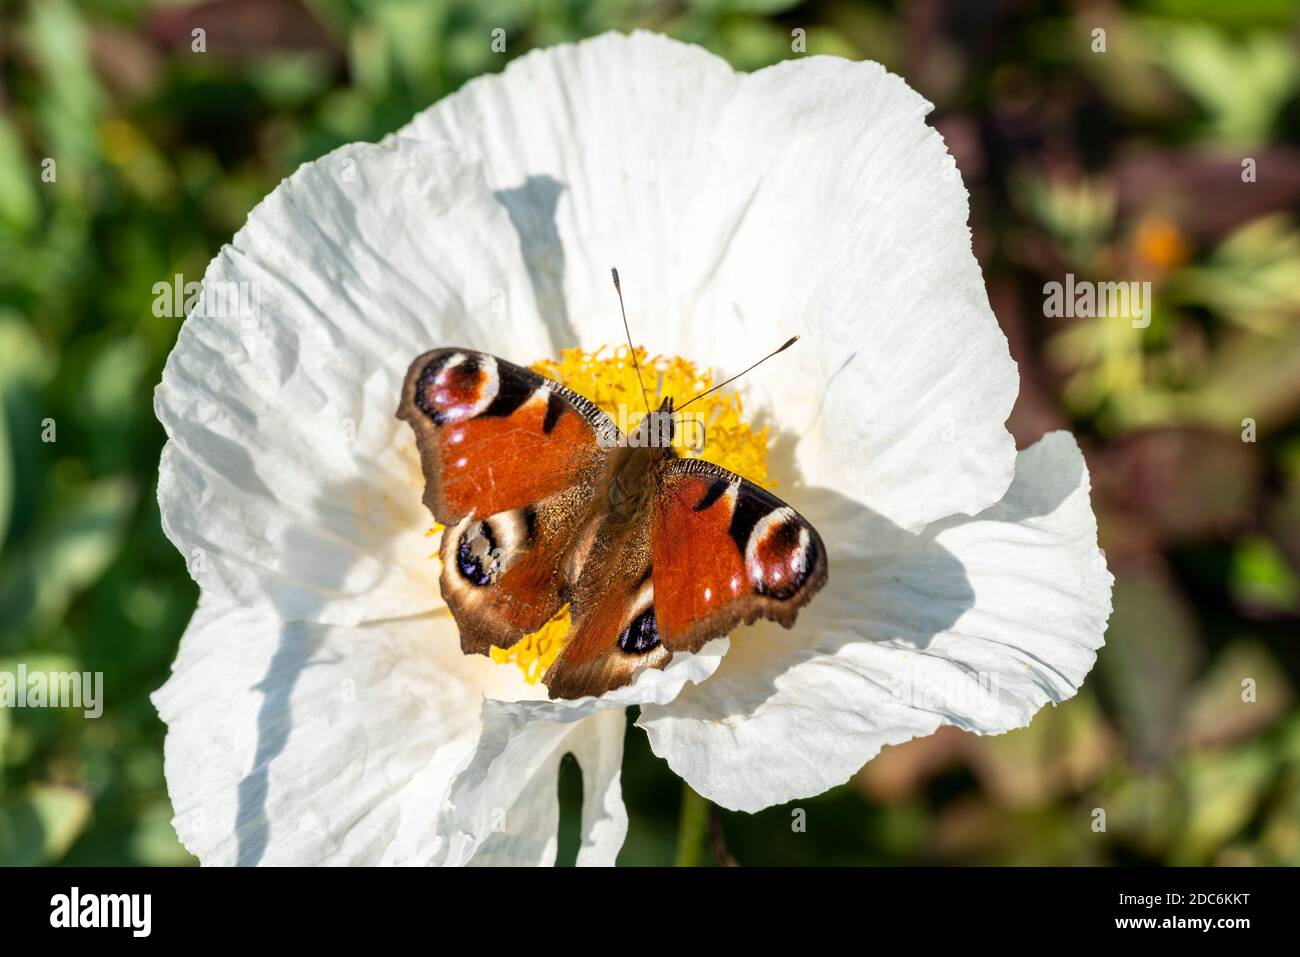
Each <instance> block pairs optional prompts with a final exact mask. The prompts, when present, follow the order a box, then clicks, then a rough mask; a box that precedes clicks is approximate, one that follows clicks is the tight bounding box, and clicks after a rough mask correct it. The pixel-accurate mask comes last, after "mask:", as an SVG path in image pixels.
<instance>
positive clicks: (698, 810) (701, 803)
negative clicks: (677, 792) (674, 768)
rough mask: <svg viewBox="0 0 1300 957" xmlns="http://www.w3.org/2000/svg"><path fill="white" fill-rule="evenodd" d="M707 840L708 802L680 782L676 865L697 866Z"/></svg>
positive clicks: (674, 861)
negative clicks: (680, 800) (680, 801)
mask: <svg viewBox="0 0 1300 957" xmlns="http://www.w3.org/2000/svg"><path fill="white" fill-rule="evenodd" d="M708 840H709V802H708V801H707V800H705V799H704V798H702V797H700V796H699V795H698V794H696V793H695V792H694V791H692V790H691V786H690V785H689V784H687V783H685V782H682V808H681V816H680V817H679V818H678V820H677V854H676V857H675V858H674V860H673V864H674V866H676V867H699V866H700V860H701V858H703V856H704V848H705V847H706V846H707V844H708Z"/></svg>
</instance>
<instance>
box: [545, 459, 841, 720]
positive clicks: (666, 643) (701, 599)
mask: <svg viewBox="0 0 1300 957" xmlns="http://www.w3.org/2000/svg"><path fill="white" fill-rule="evenodd" d="M608 551H609V557H608V558H607V557H606V556H604V555H601V554H597V555H596V556H594V558H593V560H592V561H591V562H590V563H589V564H588V566H587V569H585V570H584V571H583V575H582V578H581V579H580V580H579V582H578V586H577V589H578V592H579V593H580V594H581V593H584V592H586V591H587V590H588V589H590V590H591V593H592V594H591V598H590V600H589V601H586V602H580V601H579V600H578V599H575V601H574V605H573V606H572V607H573V609H574V621H573V626H572V629H571V631H570V635H569V637H568V640H567V643H566V645H565V648H564V651H563V652H562V653H561V654H560V656H559V658H557V659H556V660H555V662H554V664H552V665H551V667H550V669H548V671H547V673H546V674H545V675H544V676H543V678H542V680H543V681H544V682H545V684H546V685H547V688H548V690H549V692H550V696H551V697H552V698H575V697H581V696H582V695H599V694H602V693H603V692H605V691H608V690H610V689H611V688H617V687H619V686H620V685H624V684H627V683H628V682H630V681H631V680H632V679H633V678H634V677H635V675H636V673H637V672H638V671H639V670H641V669H642V668H645V667H652V668H654V667H663V666H664V665H665V664H666V663H667V662H668V660H669V659H670V658H671V657H672V654H673V653H674V652H677V651H698V650H699V649H700V648H701V647H702V646H703V645H704V644H705V643H706V642H708V641H709V640H710V639H713V638H718V637H721V636H723V635H726V634H729V633H730V632H731V631H732V630H733V629H735V628H736V627H737V626H739V625H742V624H749V623H751V622H753V621H755V620H757V619H758V618H770V619H773V620H775V621H779V622H781V624H783V625H785V626H786V627H787V628H789V627H791V626H792V625H793V624H794V621H795V618H796V617H797V615H798V613H799V609H800V608H801V607H802V606H803V605H805V604H807V602H808V601H809V600H810V599H811V598H812V596H813V595H814V594H816V593H817V591H818V590H819V589H820V588H821V587H822V585H824V584H825V583H826V575H827V560H826V549H825V546H824V545H823V544H822V540H821V536H820V535H818V534H817V530H816V529H814V528H813V527H812V525H811V524H809V523H808V521H807V520H806V519H804V518H803V517H802V516H801V515H799V514H798V513H797V512H796V511H795V510H794V509H793V508H791V507H790V506H789V505H787V504H785V503H784V502H783V501H781V500H780V499H779V498H777V497H776V496H775V495H773V494H772V493H771V492H768V491H766V490H765V489H762V488H760V487H759V486H757V485H755V484H753V483H752V482H749V481H747V480H745V479H743V478H741V477H740V476H739V475H736V474H735V473H733V472H729V471H727V470H726V469H723V468H721V467H719V466H717V465H713V464H712V463H709V462H704V461H702V460H699V459H669V460H667V461H666V463H665V465H664V467H663V470H662V472H661V473H660V478H659V481H658V483H657V485H656V494H655V495H654V496H653V500H652V502H651V504H650V507H649V508H648V509H646V510H645V512H644V513H643V514H642V515H641V516H640V517H639V520H638V521H637V522H636V523H635V527H634V528H633V529H632V530H630V531H629V532H627V533H626V538H625V539H624V540H622V541H620V542H618V543H616V544H614V545H612V546H611V547H610V548H609V549H608ZM619 558H621V559H622V560H621V561H619V560H618V559H619ZM605 566H609V567H608V570H606V571H604V572H603V574H602V573H601V569H602V568H605Z"/></svg>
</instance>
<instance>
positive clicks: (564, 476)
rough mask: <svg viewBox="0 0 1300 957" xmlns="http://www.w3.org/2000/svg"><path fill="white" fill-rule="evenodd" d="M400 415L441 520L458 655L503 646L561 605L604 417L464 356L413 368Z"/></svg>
mask: <svg viewBox="0 0 1300 957" xmlns="http://www.w3.org/2000/svg"><path fill="white" fill-rule="evenodd" d="M398 417H399V418H401V419H403V420H405V421H406V422H408V423H409V424H410V425H411V427H412V428H413V429H414V431H415V435H416V443H417V446H418V447H419V452H420V462H421V466H422V469H423V472H424V477H425V491H424V502H425V505H427V506H428V508H429V510H430V511H431V512H432V513H433V516H434V518H435V519H436V520H437V521H439V522H441V523H442V524H444V525H446V526H447V527H446V530H445V531H444V533H443V540H442V548H441V558H442V563H443V570H442V575H441V579H440V585H441V588H442V594H443V598H444V599H445V600H446V602H447V604H448V607H450V608H451V610H452V613H453V614H454V615H455V617H456V621H457V624H458V626H459V628H460V633H461V644H462V647H463V648H464V650H465V651H467V652H477V653H484V654H485V653H486V652H487V650H488V648H489V647H491V646H493V645H496V646H501V647H508V646H509V645H511V644H513V643H514V642H516V641H517V640H518V639H519V638H521V637H522V636H524V635H526V634H529V633H530V632H533V631H536V630H537V629H538V628H540V627H542V625H544V624H545V623H546V622H547V620H549V619H550V618H551V617H552V616H553V615H554V614H555V613H556V612H557V611H558V610H559V609H560V607H561V606H562V605H563V604H564V602H565V601H566V600H567V592H568V590H569V588H570V587H571V585H572V582H573V580H574V579H575V578H576V575H577V572H578V571H579V569H580V563H575V561H574V560H573V552H574V549H575V548H576V547H580V545H581V538H582V531H583V527H584V523H587V524H589V518H588V514H587V513H588V512H589V503H590V502H591V501H592V498H593V494H594V492H595V489H596V487H597V486H598V485H599V483H600V482H601V476H602V472H603V468H604V464H605V461H606V459H607V456H608V445H609V444H610V443H605V444H602V442H601V441H600V439H601V438H602V437H603V436H602V432H603V431H606V430H610V431H609V434H610V435H612V436H616V435H617V430H616V429H615V428H614V426H613V424H612V422H610V420H609V419H608V418H607V417H606V416H605V415H604V413H602V412H601V411H600V410H599V409H597V408H596V407H595V406H594V405H593V404H592V403H591V402H589V401H588V400H586V399H584V398H583V397H582V396H580V395H578V394H577V393H574V392H572V391H570V390H568V389H565V388H563V387H562V386H560V385H558V384H557V383H555V382H553V381H552V380H550V379H547V378H545V377H544V376H541V375H538V374H537V373H535V372H533V371H531V370H529V369H525V368H522V367H521V366H517V365H514V364H512V363H509V362H506V361H504V360H502V359H498V358H496V357H494V356H489V355H486V354H484V353H481V352H474V351H472V350H468V349H438V350H435V351H433V352H428V353H425V354H424V355H422V356H420V357H419V358H418V359H416V360H415V362H413V363H412V364H411V367H410V370H409V371H408V372H407V376H406V382H405V385H404V387H403V390H402V402H401V406H400V407H399V409H398Z"/></svg>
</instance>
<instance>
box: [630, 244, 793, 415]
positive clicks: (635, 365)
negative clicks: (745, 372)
mask: <svg viewBox="0 0 1300 957" xmlns="http://www.w3.org/2000/svg"><path fill="white" fill-rule="evenodd" d="M610 273H612V274H613V276H614V291H615V292H616V293H618V311H619V312H621V313H622V314H623V331H624V332H625V333H627V348H628V351H629V352H631V353H632V368H634V369H636V384H637V385H639V386H640V387H641V401H642V402H644V403H645V414H646V415H647V416H649V415H650V399H649V398H648V397H647V396H646V394H645V382H643V381H642V380H641V363H639V362H637V360H636V346H634V345H632V330H631V329H629V328H628V327H627V310H626V309H624V308H623V287H622V286H620V285H619V284H618V270H617V269H611V270H610ZM786 345H789V343H786ZM781 348H785V346H782V347H781ZM778 351H779V350H778Z"/></svg>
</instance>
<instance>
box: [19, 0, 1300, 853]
mask: <svg viewBox="0 0 1300 957" xmlns="http://www.w3.org/2000/svg"><path fill="white" fill-rule="evenodd" d="M634 26H643V27H648V28H652V29H657V30H661V31H664V32H667V33H670V34H672V35H674V36H677V37H679V38H682V39H686V40H690V41H693V42H696V43H700V44H703V45H704V46H706V47H708V48H710V49H712V50H714V51H715V52H717V53H719V54H721V55H722V56H724V57H726V58H727V59H728V60H730V61H731V62H732V63H733V64H734V65H736V66H737V67H738V68H741V69H757V68H760V67H762V66H764V65H767V64H769V63H772V62H775V61H777V60H779V59H782V58H786V57H790V56H797V55H805V54H803V53H794V52H792V49H791V37H792V31H794V30H799V29H802V30H805V31H806V36H807V54H809V55H810V54H816V53H833V54H839V55H844V56H849V57H854V58H863V57H870V58H874V59H878V60H880V61H881V62H883V63H884V64H885V65H886V66H888V67H889V68H890V69H892V70H894V71H896V72H899V73H901V74H902V75H903V76H905V77H906V78H907V79H908V81H909V82H910V83H911V84H912V85H913V86H915V87H916V88H917V89H919V90H920V91H921V92H922V93H923V94H924V95H925V96H926V97H927V98H928V99H930V100H931V101H932V102H934V103H935V105H936V112H935V115H934V117H933V122H934V123H935V125H936V126H937V127H938V128H939V129H940V130H941V131H942V132H943V133H944V135H945V137H946V139H947V141H948V143H949V146H950V149H951V150H952V152H953V154H954V156H955V157H956V159H957V162H958V165H959V166H960V167H961V169H962V171H963V174H964V176H965V177H966V181H967V184H968V186H969V187H970V189H971V192H972V219H973V222H972V225H973V229H974V234H975V243H976V251H977V254H978V255H979V256H980V258H981V261H982V263H983V265H984V268H985V273H986V276H987V278H988V282H989V290H990V297H991V299H992V302H993V305H994V309H995V311H996V312H997V314H998V317H999V320H1000V321H1001V322H1002V324H1003V327H1004V329H1005V330H1006V332H1007V335H1008V338H1009V340H1010V342H1011V346H1012V350H1013V353H1014V354H1015V357H1016V359H1017V361H1018V362H1019V363H1020V364H1021V371H1022V380H1023V384H1022V395H1021V398H1020V401H1019V403H1018V404H1017V406H1016V410H1015V412H1014V413H1013V416H1012V420H1011V423H1010V425H1011V427H1012V430H1013V431H1014V432H1015V434H1016V436H1017V438H1018V440H1019V441H1020V442H1021V443H1022V444H1025V443H1028V442H1030V441H1033V440H1034V439H1036V438H1037V437H1038V436H1039V435H1041V434H1042V432H1043V431H1045V430H1046V429H1049V428H1055V427H1067V428H1071V429H1073V430H1075V431H1076V432H1077V433H1078V434H1080V436H1081V438H1082V440H1083V442H1084V444H1085V449H1086V452H1087V454H1088V457H1089V460H1090V464H1091V469H1092V473H1093V476H1094V495H1095V500H1096V507H1097V511H1098V513H1099V516H1100V520H1101V527H1102V538H1103V545H1104V547H1105V548H1106V550H1107V554H1108V559H1109V562H1110V565H1111V567H1112V570H1113V571H1114V572H1115V574H1116V577H1117V579H1118V583H1117V588H1116V595H1115V605H1116V608H1115V615H1114V618H1113V620H1112V623H1111V629H1110V633H1109V635H1108V644H1107V647H1106V649H1105V650H1104V651H1103V652H1102V655H1101V658H1100V661H1099V665H1098V669H1097V671H1096V672H1095V674H1094V677H1093V678H1091V679H1090V680H1089V682H1088V684H1087V685H1086V686H1085V688H1084V690H1083V692H1082V693H1081V694H1080V695H1079V696H1078V697H1077V698H1076V699H1074V700H1072V701H1070V702H1069V703H1067V704H1065V705H1063V706H1062V707H1060V708H1055V709H1052V708H1049V709H1047V710H1046V711H1045V712H1044V713H1043V714H1041V715H1040V716H1039V717H1038V718H1037V719H1036V720H1035V721H1034V723H1033V724H1032V725H1031V726H1030V728H1028V729H1026V730H1025V731H1021V732H1018V733H1015V734H1012V735H1006V736H1002V737H999V738H991V739H979V738H975V737H973V736H970V735H966V734H964V733H961V732H958V731H954V730H952V729H947V730H945V731H944V732H942V733H940V734H938V735H935V736H933V737H931V738H927V739H924V740H920V741H916V742H912V743H911V744H908V745H905V746H902V747H899V748H891V749H887V751H886V752H885V753H884V754H883V755H882V756H881V757H880V758H879V759H877V760H876V761H874V762H872V763H871V764H870V765H868V767H867V768H866V769H864V771H863V772H862V773H860V774H859V775H858V776H857V777H856V778H855V779H854V780H853V781H852V782H851V783H850V784H849V785H846V786H845V787H842V788H838V789H836V790H834V791H832V792H830V793H828V794H826V795H823V796H821V797H819V798H817V799H815V800H810V801H804V802H799V804H798V808H800V809H802V810H803V811H804V812H806V815H807V830H806V832H801V831H798V830H795V829H792V826H791V824H792V819H793V816H794V814H795V810H796V809H795V808H793V807H780V808H772V809H769V810H768V811H765V812H763V813H761V814H758V815H755V816H752V817H750V816H745V815H731V814H725V815H722V826H723V828H724V830H725V832H726V835H727V839H728V842H729V846H730V853H731V854H732V855H733V856H734V857H736V858H737V859H739V860H740V861H741V862H742V863H762V862H767V863H834V864H839V863H901V862H991V863H1003V862H1005V863H1124V862H1139V861H1140V862H1165V863H1171V864H1197V863H1225V864H1230V863H1293V864H1294V863H1300V713H1297V711H1296V708H1295V700H1294V689H1295V688H1296V687H1297V684H1298V683H1300V648H1298V647H1297V638H1300V628H1298V627H1297V626H1298V625H1300V321H1298V320H1300V221H1298V220H1297V215H1296V209H1297V206H1298V205H1300V202H1298V201H1300V149H1298V148H1297V141H1298V139H1300V126H1298V122H1300V121H1298V120H1297V116H1298V114H1300V110H1297V90H1298V89H1300V62H1298V60H1297V55H1296V50H1297V36H1298V35H1300V33H1298V31H1300V14H1298V12H1297V6H1296V4H1295V3H1294V2H1293V0H1234V2H1232V3H1221V2H1218V0H1147V2H1142V3H1136V4H1132V5H1130V6H1128V7H1119V6H1115V5H1096V6H1089V5H1079V6H1078V8H1077V9H1076V7H1075V6H1074V5H1070V4H1065V3H1049V2H1033V0H1031V2H1028V3H1023V2H1019V3H1011V2H992V0H990V2H976V0H967V2H958V0H942V2H935V3H924V4H920V3H918V4H905V3H901V2H900V3H899V4H897V5H895V4H892V3H885V2H872V3H860V2H850V0H821V2H810V3H798V2H791V0H693V2H651V0H607V2H577V0H533V2H522V0H486V2H468V0H466V2H451V0H441V2H440V0H375V2H361V0H213V2H204V3H197V4H195V3H185V2H177V0H167V2H162V0H159V2H152V0H86V2H80V3H74V2H73V0H25V2H24V0H0V405H2V406H3V415H0V543H2V544H3V552H2V553H0V670H2V669H3V668H9V667H13V666H14V664H15V663H16V662H19V661H23V662H27V663H28V665H29V667H33V668H34V667H48V668H51V669H55V670H87V671H102V672H104V674H105V690H104V695H105V699H106V707H105V712H104V716H103V717H102V718H100V719H98V720H93V721H90V720H85V719H84V718H83V717H82V716H81V714H80V712H65V711H55V710H24V711H5V710H0V863H39V862H65V863H96V864H99V863H133V864H171V863H181V862H186V861H189V860H190V858H189V856H188V855H187V854H186V852H185V851H184V850H183V849H182V848H181V847H180V846H179V844H178V843H177V841H176V838H175V835H174V834H173V832H172V830H171V826H170V817H171V809H170V804H169V802H168V798H167V794H166V790H165V786H164V782H163V776H162V758H161V752H162V732H163V729H162V726H161V724H160V722H159V721H158V719H157V716H156V714H155V712H154V710H153V708H152V706H151V704H150V703H149V700H148V694H149V693H150V692H151V691H152V690H153V689H155V688H156V687H158V686H159V685H160V684H161V683H162V681H163V680H164V678H165V676H166V674H167V669H168V666H169V664H170V661H171V659H172V657H173V655H174V653H175V650H176V645H177V640H178V638H179V636H180V633H181V631H182V630H183V628H184V626H185V623H186V621H187V620H188V616H189V614H190V612H191V610H192V609H193V606H194V602H195V599H196V589H195V587H194V585H193V584H192V583H191V581H190V579H189V576H188V575H187V574H186V570H185V566H184V563H183V561H182V559H181V557H180V556H179V555H178V554H176V552H175V551H174V550H173V549H172V547H171V546H170V545H169V544H168V543H167V541H166V540H165V539H164V537H163V535H162V532H161V528H160V523H159V515H158V510H157V506H156V504H155V501H154V494H153V493H154V488H153V486H154V482H155V481H156V472H157V462H158V456H159V452H160V450H161V445H162V440H163V435H162V430H161V428H160V427H159V426H158V424H157V422H156V421H155V419H154V417H153V413H152V408H151V393H152V388H153V386H154V384H155V383H156V382H157V381H158V379H159V376H160V373H161V368H162V364H163V361H164V359H165V357H166V355H167V353H168V351H169V350H170V348H171V346H172V344H173V342H174V340H175V337H176V332H177V327H178V324H179V321H180V320H178V319H171V318H158V317H155V316H154V314H153V310H152V308H151V306H152V289H153V285H154V283H155V282H158V281H160V280H162V281H170V280H171V277H173V276H174V275H176V274H181V275H183V276H185V277H187V278H195V277H198V276H200V275H201V274H202V271H203V269H204V267H205V265H206V264H207V262H208V260H209V259H210V258H211V257H212V256H213V254H214V253H215V252H216V251H217V249H218V248H219V247H220V245H221V244H222V243H223V242H226V241H228V240H229V238H230V237H231V236H232V235H233V233H234V232H235V231H236V230H237V229H238V227H239V226H240V225H241V224H242V222H243V220H244V218H245V216H246V215H247V214H248V212H249V210H250V209H251V208H252V207H253V206H254V205H255V204H256V203H257V202H258V201H259V200H260V199H261V198H262V197H263V196H265V195H266V194H267V193H269V192H270V191H271V190H272V189H273V188H274V186H275V185H276V183H278V182H279V181H280V179H281V178H283V177H284V176H286V175H287V174H288V173H290V172H291V171H292V170H293V169H294V168H295V167H296V166H297V165H298V164H300V163H302V162H304V161H306V160H310V159H312V158H314V157H317V156H319V155H321V154H322V153H324V152H326V151H328V150H330V149H332V148H333V147H335V146H338V145H340V144H343V143H346V142H351V141H355V140H376V139H378V138H380V137H381V136H383V135H384V134H385V133H388V132H390V131H391V130H393V129H395V128H397V127H398V126H400V125H401V124H403V123H404V122H406V121H407V120H408V119H409V118H410V117H411V116H412V115H413V114H414V113H415V112H417V111H418V110H420V109H422V108H424V107H425V106H427V105H428V104H429V103H431V102H433V101H435V100H437V99H438V98H440V97H442V96H444V95H445V94H447V93H449V92H451V91H453V90H455V89H456V88H457V87H459V86H460V85H461V84H462V83H464V82H465V81H466V80H467V79H469V78H471V77H473V76H476V75H478V74H480V73H485V72H493V71H497V70H500V69H501V68H502V67H503V65H504V62H505V61H506V60H508V59H509V58H511V57H514V56H517V55H519V54H520V53H523V52H525V51H526V50H528V49H529V48H532V47H535V46H540V45H547V44H552V43H556V42H560V41H565V40H573V39H579V38H581V37H584V36H589V35H592V34H594V33H597V32H600V31H602V30H605V29H609V28H617V29H628V28H631V27H634ZM196 27H202V28H203V29H204V30H205V31H206V35H205V40H206V48H205V50H204V52H202V53H198V52H195V51H194V50H193V49H192V34H191V31H192V30H193V29H194V28H196ZM497 28H500V29H504V30H505V31H506V36H507V37H508V48H507V53H506V54H505V55H504V56H503V55H501V54H499V53H494V52H493V51H492V48H491V43H490V39H491V35H492V31H493V30H494V29H497ZM1098 29H1101V30H1104V31H1105V33H1104V40H1105V49H1104V52H1103V51H1099V50H1097V49H1096V47H1097V34H1096V32H1095V31H1096V30H1098ZM1248 161H1249V162H1248ZM1246 166H1249V167H1251V170H1252V176H1251V178H1250V179H1249V180H1247V179H1245V177H1244V176H1243V173H1244V171H1245V168H1246ZM1067 272H1073V273H1075V274H1076V275H1078V276H1079V277H1080V278H1095V279H1099V280H1105V279H1117V278H1118V279H1126V280H1145V281H1150V282H1151V283H1152V284H1153V288H1154V290H1155V300H1156V302H1155V310H1154V317H1153V321H1152V323H1151V324H1150V326H1149V327H1147V328H1144V329H1136V328H1134V327H1132V326H1131V325H1130V324H1129V323H1127V322H1124V321H1122V320H1115V319H1109V320H1107V319H1097V320H1087V319H1048V318H1045V317H1044V315H1043V308H1042V303H1043V284H1044V283H1046V282H1049V281H1053V280H1059V279H1060V278H1061V277H1062V275H1063V274H1064V273H1067ZM1243 698H1245V699H1247V700H1243ZM566 767H567V769H566V771H565V772H564V775H563V777H562V780H561V793H562V797H563V800H564V806H565V814H564V822H563V835H562V836H563V840H562V845H561V846H562V849H561V858H562V859H565V858H567V859H570V860H571V859H572V857H573V854H574V852H575V840H576V838H575V810H574V809H575V806H576V804H577V801H578V795H579V794H580V789H579V787H578V784H577V771H576V769H575V768H573V767H572V766H566ZM624 785H625V793H626V798H627V801H628V804H629V808H630V812H631V815H632V826H631V832H630V835H629V837H628V842H627V846H626V848H625V850H624V852H623V856H622V860H623V861H624V862H625V863H629V864H636V863H669V862H671V861H672V859H673V854H674V851H673V848H674V840H675V835H676V831H677V826H678V822H677V813H678V808H679V805H680V799H681V792H680V783H679V782H678V781H677V780H676V779H675V778H674V777H673V776H672V775H671V773H670V772H669V771H668V770H667V768H666V767H665V766H664V765H663V764H662V762H660V761H659V760H658V759H657V758H655V757H654V756H653V755H652V754H651V753H650V751H649V749H648V746H647V744H646V742H645V739H644V736H643V735H642V734H640V732H637V731H632V732H630V734H629V737H628V757H627V765H626V770H625V774H624ZM1097 809H1102V810H1104V811H1105V814H1106V822H1105V830H1104V831H1099V830H1097V829H1096V823H1097V821H1098V817H1097Z"/></svg>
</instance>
